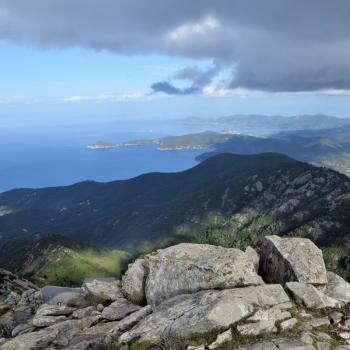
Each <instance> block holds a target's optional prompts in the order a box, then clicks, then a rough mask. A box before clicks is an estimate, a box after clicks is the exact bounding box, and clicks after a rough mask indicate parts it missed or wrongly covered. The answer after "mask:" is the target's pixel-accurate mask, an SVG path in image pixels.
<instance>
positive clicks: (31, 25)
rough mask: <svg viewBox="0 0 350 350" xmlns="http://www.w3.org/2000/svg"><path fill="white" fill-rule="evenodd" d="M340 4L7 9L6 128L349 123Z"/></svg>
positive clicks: (2, 35)
mask: <svg viewBox="0 0 350 350" xmlns="http://www.w3.org/2000/svg"><path fill="white" fill-rule="evenodd" d="M335 2H336V3H333V2H332V3H328V2H327V3H326V2H324V3H322V4H320V3H319V2H318V1H316V0H310V1H308V2H305V3H302V4H300V6H299V7H294V6H291V4H292V2H291V0H284V1H281V2H276V1H275V0H266V2H264V6H263V7H261V6H260V5H259V4H257V3H256V2H255V1H250V0H247V1H243V0H238V1H235V2H232V1H229V0H218V1H216V2H213V1H207V0H203V1H200V0H193V2H191V3H188V2H186V1H184V0H179V1H178V2H176V4H175V3H174V2H172V1H170V0H152V1H150V2H147V3H140V2H138V1H136V0H128V1H127V0H118V1H117V2H115V1H113V0H100V1H97V0H89V1H88V2H86V1H85V0H75V2H74V4H73V3H72V2H71V1H69V0H51V1H50V2H42V1H40V0H27V1H25V2H21V1H17V0H2V1H1V2H0V77H1V84H0V116H4V115H5V116H11V115H17V116H23V115H35V116H43V117H46V118H48V117H49V116H57V115H59V116H69V117H70V116H75V115H77V116H84V115H86V116H94V115H109V116H110V115H113V116H116V117H123V116H124V117H128V118H137V117H142V118H146V117H159V118H172V117H183V116H192V115H196V116H218V115H229V114H236V113H247V114H249V113H255V114H272V115H274V114H282V115H294V114H313V113H324V114H332V115H338V116H350V113H349V112H348V105H349V102H350V67H349V64H348V62H349V57H350V47H349V44H348V38H349V35H350V25H349V21H348V17H347V16H346V15H345V14H346V13H347V11H348V10H349V11H350V5H349V2H347V1H345V0H335ZM300 14H302V16H300ZM320 18H322V23H321V22H320V20H319V19H320Z"/></svg>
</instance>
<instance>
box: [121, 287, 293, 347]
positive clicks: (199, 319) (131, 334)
mask: <svg viewBox="0 0 350 350" xmlns="http://www.w3.org/2000/svg"><path fill="white" fill-rule="evenodd" d="M288 301H289V298H288V296H287V294H286V293H285V291H284V290H283V288H282V287H281V286H280V285H260V286H256V287H245V288H236V289H226V290H222V291H216V290H212V291H201V292H197V293H194V294H188V295H179V296H176V297H173V298H171V299H169V300H166V301H165V302H163V303H162V304H160V305H159V306H157V307H155V308H153V313H152V314H150V315H149V316H147V317H146V318H144V319H143V320H141V321H140V322H139V323H138V324H137V325H136V326H134V327H133V328H132V329H131V330H129V331H128V332H125V333H124V334H122V335H121V337H120V338H119V342H120V344H124V343H125V344H129V343H131V342H133V341H135V340H136V339H138V340H140V341H149V342H152V343H157V342H159V341H160V340H161V337H162V336H163V335H171V336H181V337H187V336H190V335H191V334H205V333H207V332H212V331H217V332H220V331H224V330H227V329H228V328H229V327H230V326H231V325H232V324H234V323H236V322H238V321H240V320H242V319H244V318H246V317H248V316H250V315H252V314H253V313H254V311H255V310H256V308H269V307H272V306H275V305H278V304H284V303H286V302H288Z"/></svg>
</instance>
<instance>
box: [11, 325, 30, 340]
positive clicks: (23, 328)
mask: <svg viewBox="0 0 350 350" xmlns="http://www.w3.org/2000/svg"><path fill="white" fill-rule="evenodd" d="M33 330H34V327H33V326H32V325H31V324H29V323H21V324H19V325H17V326H16V327H15V328H14V329H13V330H12V333H11V335H12V337H13V338H14V337H17V335H21V334H25V333H28V332H32V331H33Z"/></svg>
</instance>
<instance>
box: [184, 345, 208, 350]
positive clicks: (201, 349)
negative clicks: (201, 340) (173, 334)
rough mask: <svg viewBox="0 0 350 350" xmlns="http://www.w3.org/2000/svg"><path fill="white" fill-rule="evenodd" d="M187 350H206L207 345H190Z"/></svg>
mask: <svg viewBox="0 0 350 350" xmlns="http://www.w3.org/2000/svg"><path fill="white" fill-rule="evenodd" d="M187 350H205V345H189V346H188V347H187Z"/></svg>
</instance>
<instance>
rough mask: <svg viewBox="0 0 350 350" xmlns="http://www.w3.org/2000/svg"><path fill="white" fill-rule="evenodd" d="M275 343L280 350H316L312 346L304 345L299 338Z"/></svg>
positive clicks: (275, 341)
mask: <svg viewBox="0 0 350 350" xmlns="http://www.w3.org/2000/svg"><path fill="white" fill-rule="evenodd" d="M273 343H274V344H275V345H277V348H278V349H280V350H315V348H314V346H313V345H312V344H307V343H304V342H303V341H302V340H300V339H298V338H291V339H281V340H274V341H273Z"/></svg>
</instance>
